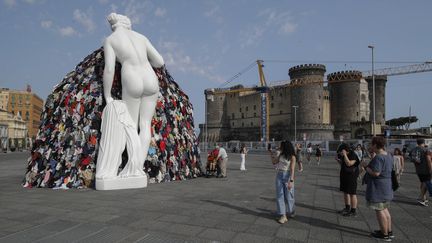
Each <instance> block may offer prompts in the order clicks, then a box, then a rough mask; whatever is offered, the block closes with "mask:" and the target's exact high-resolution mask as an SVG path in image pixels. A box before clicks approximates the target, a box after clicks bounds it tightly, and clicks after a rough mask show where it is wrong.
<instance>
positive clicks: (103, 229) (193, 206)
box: [0, 153, 432, 242]
mask: <svg viewBox="0 0 432 243" xmlns="http://www.w3.org/2000/svg"><path fill="white" fill-rule="evenodd" d="M27 155H28V154H27V153H8V154H0V171H1V172H2V173H1V174H0V215H1V217H0V242H371V241H372V242H373V240H372V239H371V238H370V237H369V233H370V232H371V231H372V230H375V229H378V225H377V222H376V219H375V213H374V212H373V211H372V210H370V209H368V208H366V207H365V204H366V203H365V200H364V189H365V188H364V187H361V186H359V189H360V190H359V209H358V212H359V214H358V216H357V217H355V218H351V217H350V218H345V217H343V216H340V215H338V214H337V213H336V211H337V210H339V209H342V208H343V200H342V195H341V193H340V192H339V189H338V188H339V179H338V175H339V170H338V165H337V164H336V162H335V161H334V160H333V158H332V157H324V159H323V161H321V164H320V166H317V165H316V163H315V162H313V163H312V164H311V165H308V164H307V163H305V169H304V171H303V172H301V173H298V172H297V178H296V185H295V186H296V188H295V190H296V192H295V197H296V213H297V215H296V217H295V218H294V219H290V220H289V222H288V223H286V224H284V225H280V224H278V223H277V222H276V220H275V219H276V215H275V208H276V205H275V197H274V176H275V172H274V170H273V168H272V165H271V163H270V160H269V158H268V156H265V155H248V156H247V162H246V168H247V171H246V172H241V171H240V170H239V167H240V155H239V154H229V162H228V178H224V179H216V178H197V179H194V180H189V181H183V182H169V183H163V184H151V185H149V187H148V188H145V189H133V190H121V191H95V190H90V189H83V190H66V191H64V190H50V189H25V188H22V187H21V185H20V182H21V180H22V178H23V173H24V171H25V161H26V157H27ZM418 186H419V183H418V180H417V177H416V175H415V174H414V168H413V166H412V164H411V163H409V162H408V163H407V168H406V173H405V174H404V175H403V176H402V186H401V188H400V189H399V190H398V191H397V193H396V197H395V200H394V202H393V203H392V204H391V210H390V212H391V214H392V219H393V231H394V234H395V236H396V238H395V239H394V241H395V242H432V217H431V216H432V205H431V206H430V207H423V206H420V205H419V204H417V202H416V196H417V194H418Z"/></svg>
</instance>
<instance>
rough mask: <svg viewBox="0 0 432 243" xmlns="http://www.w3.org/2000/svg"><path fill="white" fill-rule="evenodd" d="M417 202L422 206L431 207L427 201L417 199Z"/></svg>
mask: <svg viewBox="0 0 432 243" xmlns="http://www.w3.org/2000/svg"><path fill="white" fill-rule="evenodd" d="M417 202H418V203H420V204H421V205H422V206H425V207H427V206H429V205H428V204H427V201H426V200H421V199H417Z"/></svg>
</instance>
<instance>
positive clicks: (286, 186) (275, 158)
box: [272, 141, 296, 224]
mask: <svg viewBox="0 0 432 243" xmlns="http://www.w3.org/2000/svg"><path fill="white" fill-rule="evenodd" d="M272 163H273V165H274V166H275V168H276V171H277V172H276V203H277V211H278V214H279V216H280V217H279V219H278V222H279V223H280V224H284V223H286V222H287V221H288V218H287V215H288V217H294V201H295V200H294V172H295V164H296V157H295V151H294V146H293V144H292V143H291V142H290V141H282V142H281V145H280V147H279V149H278V150H277V151H276V153H272Z"/></svg>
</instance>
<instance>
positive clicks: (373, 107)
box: [368, 45, 376, 137]
mask: <svg viewBox="0 0 432 243" xmlns="http://www.w3.org/2000/svg"><path fill="white" fill-rule="evenodd" d="M368 48H370V49H371V50H372V134H373V136H374V137H375V136H376V131H375V123H376V120H375V74H374V48H375V47H374V46H372V45H369V46H368Z"/></svg>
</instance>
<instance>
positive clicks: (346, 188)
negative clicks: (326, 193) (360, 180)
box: [339, 173, 358, 195]
mask: <svg viewBox="0 0 432 243" xmlns="http://www.w3.org/2000/svg"><path fill="white" fill-rule="evenodd" d="M357 177H358V174H355V173H354V174H347V173H340V184H339V190H340V191H342V192H344V193H346V194H351V195H356V194H357Z"/></svg>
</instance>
